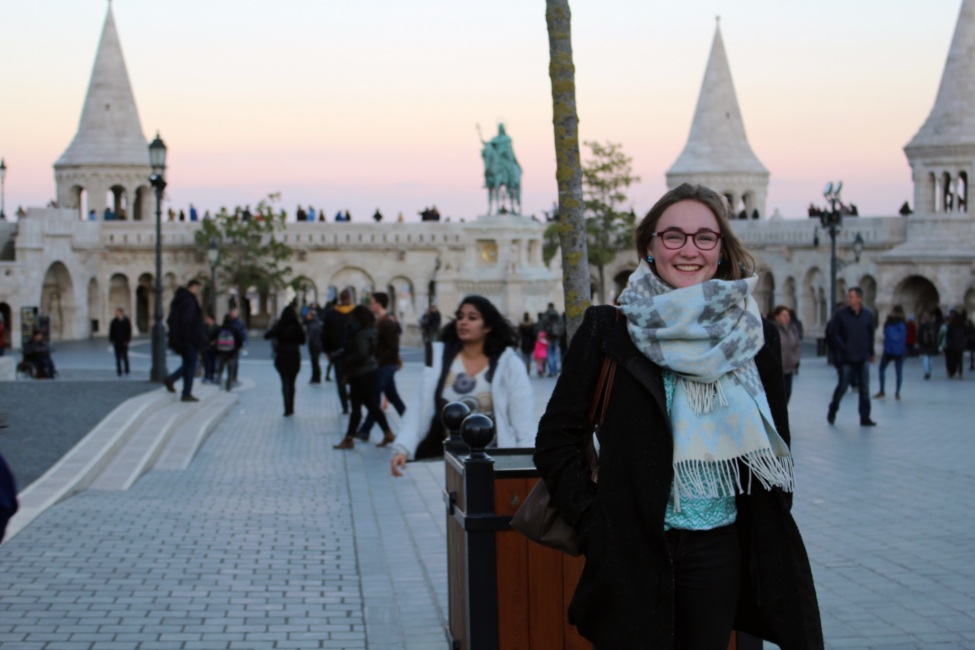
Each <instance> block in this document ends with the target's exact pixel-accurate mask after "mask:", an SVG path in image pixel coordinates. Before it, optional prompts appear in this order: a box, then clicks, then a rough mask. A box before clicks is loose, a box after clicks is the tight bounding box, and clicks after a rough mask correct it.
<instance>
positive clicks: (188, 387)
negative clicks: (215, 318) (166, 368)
mask: <svg viewBox="0 0 975 650" xmlns="http://www.w3.org/2000/svg"><path fill="white" fill-rule="evenodd" d="M199 297H200V281H199V280H190V281H189V282H187V283H186V286H185V287H180V288H179V289H177V290H176V295H174V296H173V301H172V302H171V303H170V305H169V318H167V319H166V325H167V326H168V328H169V347H170V348H172V350H173V352H175V353H176V354H178V355H179V356H180V357H181V358H182V364H181V365H180V367H179V368H177V369H176V370H174V371H173V372H172V373H171V374H170V375H169V376H168V377H166V378H165V379H164V380H163V384H164V385H165V386H166V390H168V391H169V392H170V393H175V392H176V386H175V383H176V380H177V379H179V378H182V379H183V395H182V397H181V398H180V399H181V401H183V402H199V401H200V400H199V399H197V398H196V397H194V396H193V378H194V377H195V376H196V365H197V363H198V362H199V359H200V351H201V350H203V349H204V348H206V346H207V343H208V339H207V332H206V327H205V326H204V324H203V310H202V309H200V303H199Z"/></svg>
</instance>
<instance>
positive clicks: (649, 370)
mask: <svg viewBox="0 0 975 650" xmlns="http://www.w3.org/2000/svg"><path fill="white" fill-rule="evenodd" d="M602 347H603V352H604V353H605V354H606V355H607V356H609V357H611V358H613V359H615V360H616V363H617V365H619V367H620V368H623V369H624V370H626V371H627V372H628V373H629V374H630V375H632V376H633V378H634V379H636V380H637V381H638V382H639V383H640V384H641V385H642V386H643V387H644V388H646V389H647V390H648V391H649V392H650V395H651V396H652V397H653V399H654V400H655V401H656V402H657V405H658V406H659V407H660V411H661V413H664V414H666V413H667V398H666V396H665V395H664V383H663V375H662V374H661V372H660V367H659V366H657V365H656V364H654V363H653V362H652V361H650V360H649V359H647V358H646V357H645V356H644V355H643V354H642V353H641V352H640V351H639V350H638V349H637V347H636V346H635V345H634V344H633V341H632V340H631V339H630V333H629V332H628V331H627V329H626V318H625V317H621V318H618V319H615V322H614V323H613V328H612V330H611V331H610V332H609V333H608V335H607V336H605V337H603V345H602Z"/></svg>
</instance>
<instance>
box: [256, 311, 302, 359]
mask: <svg viewBox="0 0 975 650" xmlns="http://www.w3.org/2000/svg"><path fill="white" fill-rule="evenodd" d="M264 338H265V339H267V340H269V341H270V340H271V339H274V352H275V354H281V353H282V352H285V353H287V352H300V350H301V346H302V345H304V344H305V328H304V327H302V326H301V323H299V322H298V320H297V319H294V320H290V321H285V320H279V321H278V322H276V323H275V324H274V325H272V326H271V329H269V330H268V331H267V332H265V333H264Z"/></svg>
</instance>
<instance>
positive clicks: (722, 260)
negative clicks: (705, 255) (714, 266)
mask: <svg viewBox="0 0 975 650" xmlns="http://www.w3.org/2000/svg"><path fill="white" fill-rule="evenodd" d="M722 262H724V258H723V257H719V258H718V266H721V263H722Z"/></svg>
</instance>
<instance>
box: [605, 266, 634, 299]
mask: <svg viewBox="0 0 975 650" xmlns="http://www.w3.org/2000/svg"><path fill="white" fill-rule="evenodd" d="M635 270H636V269H630V268H626V269H623V270H622V271H620V272H619V273H617V274H616V275H614V276H613V296H612V301H611V304H613V303H615V302H616V300H617V299H618V298H619V297H620V294H621V293H623V289H625V288H626V285H627V283H628V282H629V281H630V276H631V275H633V271H635Z"/></svg>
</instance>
